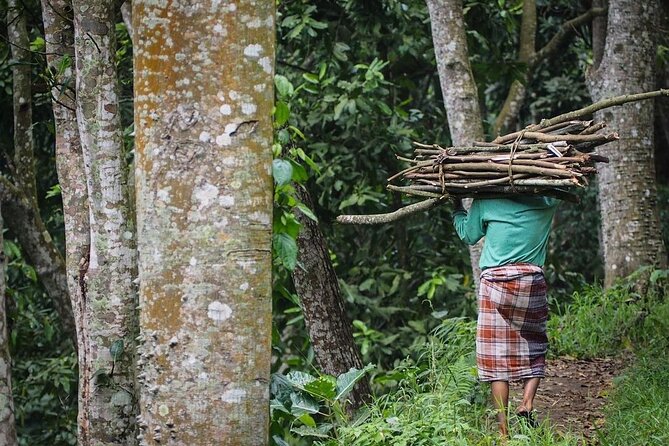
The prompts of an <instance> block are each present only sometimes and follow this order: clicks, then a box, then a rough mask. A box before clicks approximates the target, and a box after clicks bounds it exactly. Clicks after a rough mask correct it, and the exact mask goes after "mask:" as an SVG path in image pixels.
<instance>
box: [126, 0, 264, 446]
mask: <svg viewBox="0 0 669 446" xmlns="http://www.w3.org/2000/svg"><path fill="white" fill-rule="evenodd" d="M274 17H275V8H274V2H273V1H272V0H264V1H252V0H241V1H238V2H235V3H220V2H218V1H216V0H208V1H202V2H199V3H194V4H188V3H166V4H161V3H159V2H153V1H148V0H138V1H134V2H133V22H134V26H133V27H134V32H135V43H136V45H135V50H134V55H135V83H134V85H135V98H136V100H135V131H136V137H135V147H136V176H135V178H136V184H137V211H138V212H137V217H138V218H137V221H138V233H139V237H138V240H139V254H140V262H139V265H140V268H139V278H140V280H139V283H140V329H141V335H140V339H141V347H140V353H141V354H140V360H139V365H140V370H141V373H140V375H139V378H140V379H139V382H140V412H141V415H140V429H141V444H143V445H159V444H175V445H176V444H178V445H189V446H197V445H210V444H217V445H240V446H253V445H266V444H267V442H268V426H269V392H268V381H269V373H270V347H271V345H270V344H271V325H272V322H271V270H272V264H271V232H272V198H273V194H272V179H271V176H270V168H271V163H272V151H271V144H272V134H273V129H272V121H271V111H272V106H273V102H274V92H273V75H274V52H275V51H274V45H275V30H274Z"/></svg>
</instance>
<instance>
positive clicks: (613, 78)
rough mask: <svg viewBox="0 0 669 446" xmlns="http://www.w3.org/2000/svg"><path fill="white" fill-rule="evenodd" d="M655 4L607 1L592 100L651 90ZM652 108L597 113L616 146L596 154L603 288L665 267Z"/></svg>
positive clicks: (591, 80)
mask: <svg viewBox="0 0 669 446" xmlns="http://www.w3.org/2000/svg"><path fill="white" fill-rule="evenodd" d="M659 12H660V9H659V2H658V1H657V0H654V1H648V2H637V1H633V0H611V1H610V2H609V14H608V25H607V32H606V42H605V46H604V54H603V57H602V61H601V64H600V65H599V66H598V67H595V70H593V71H592V72H591V74H590V77H589V89H590V93H591V95H592V98H593V100H595V101H597V100H600V99H603V98H606V97H611V96H616V95H620V94H624V93H638V92H643V91H650V90H652V89H653V88H654V87H655V76H656V74H655V52H656V46H657V34H656V32H657V29H658V23H657V20H656V19H657V17H658V16H659ZM653 104H654V102H653V101H643V102H635V103H631V104H625V105H623V106H621V107H615V108H610V109H607V110H605V111H603V112H599V113H598V114H599V117H598V119H603V120H604V121H606V122H607V123H608V125H609V127H611V128H613V129H615V130H616V131H617V132H618V133H619V134H620V136H621V138H620V140H619V141H617V142H614V143H611V144H607V145H604V146H602V147H601V148H600V154H601V155H604V156H606V157H608V158H609V160H610V162H609V163H608V164H603V163H602V164H600V165H598V178H599V200H600V204H601V212H602V238H603V245H604V271H605V284H606V285H607V286H608V285H611V284H612V283H613V282H614V280H615V279H616V278H617V277H622V276H625V275H627V274H629V273H631V272H633V271H634V270H636V269H637V268H639V267H640V266H643V265H656V266H659V267H665V266H666V264H667V254H666V248H665V246H664V243H663V241H662V234H661V226H660V222H659V216H658V209H657V188H656V184H655V162H654V137H653V130H652V129H653V110H654V107H653Z"/></svg>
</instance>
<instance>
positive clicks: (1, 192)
mask: <svg viewBox="0 0 669 446" xmlns="http://www.w3.org/2000/svg"><path fill="white" fill-rule="evenodd" d="M0 201H1V203H2V206H3V207H5V208H6V210H7V212H3V215H4V217H5V222H6V224H7V227H9V228H10V229H11V230H12V233H13V234H14V235H16V238H17V239H18V241H19V244H20V245H21V248H22V250H23V253H24V255H25V257H26V259H28V261H29V262H30V263H31V264H32V265H33V267H34V268H35V271H36V272H37V275H38V276H39V279H40V282H41V283H42V285H44V289H45V290H46V292H47V294H48V295H49V297H51V301H52V303H53V306H54V308H55V309H56V312H57V313H58V315H59V316H60V320H61V323H62V324H63V331H64V332H65V333H67V334H68V335H69V336H70V338H72V339H73V340H74V345H75V346H76V345H77V342H76V333H75V328H74V316H73V315H72V306H71V304H70V299H69V292H68V288H67V276H66V273H65V260H64V259H63V257H62V256H61V254H60V252H58V250H57V249H56V246H55V245H54V243H53V240H52V239H51V236H50V235H49V233H48V231H47V229H46V227H45V226H44V223H43V222H42V219H41V218H40V216H39V210H38V209H37V208H36V207H35V204H33V203H31V201H30V199H29V198H28V197H27V196H26V195H25V194H24V193H22V192H21V190H20V189H19V188H17V187H16V186H15V185H14V184H12V183H11V182H10V181H9V180H8V179H7V178H6V177H4V176H0Z"/></svg>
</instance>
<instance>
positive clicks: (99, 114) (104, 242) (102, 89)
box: [72, 0, 137, 445]
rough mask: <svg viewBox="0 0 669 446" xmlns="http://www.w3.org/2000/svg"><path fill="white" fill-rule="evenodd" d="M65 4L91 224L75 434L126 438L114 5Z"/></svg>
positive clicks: (130, 297)
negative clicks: (71, 13) (69, 10)
mask: <svg viewBox="0 0 669 446" xmlns="http://www.w3.org/2000/svg"><path fill="white" fill-rule="evenodd" d="M72 6H73V10H74V47H75V54H76V81H77V82H76V105H77V107H76V109H77V121H78V128H79V135H80V141H81V147H82V154H83V165H84V171H85V177H86V189H87V196H88V218H89V225H90V247H89V251H88V253H87V255H86V253H84V256H82V257H81V259H80V262H79V286H80V288H81V303H80V311H81V319H82V320H81V323H80V335H81V338H80V349H82V348H83V349H84V352H83V362H82V363H80V365H79V367H80V370H81V372H80V377H81V379H82V380H83V382H82V387H81V388H80V391H81V393H82V398H81V403H82V405H81V406H80V416H79V424H80V425H79V442H80V444H83V445H89V444H91V445H133V444H135V443H136V435H137V434H136V422H135V421H136V413H135V410H136V401H135V400H136V395H135V390H134V388H135V387H134V382H135V379H134V361H133V356H134V355H133V349H134V344H135V338H136V320H135V314H136V313H135V310H136V306H137V299H136V289H135V288H136V286H135V282H134V279H135V277H136V247H135V234H134V231H133V226H132V224H131V221H132V220H131V218H130V214H129V213H130V211H131V210H130V209H129V204H128V201H127V194H126V188H127V184H126V183H125V176H124V165H123V163H124V160H123V157H122V144H123V139H122V129H121V123H120V116H119V106H118V94H117V91H118V85H117V84H118V79H117V74H116V64H115V36H114V32H115V23H114V19H115V11H114V10H113V7H114V4H113V2H107V1H103V0H95V1H85V2H84V1H79V0H75V1H73V3H72ZM82 241H83V240H82ZM80 246H81V247H82V248H85V245H83V244H82V245H80ZM80 358H82V354H80Z"/></svg>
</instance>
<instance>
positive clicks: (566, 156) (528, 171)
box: [388, 121, 618, 199]
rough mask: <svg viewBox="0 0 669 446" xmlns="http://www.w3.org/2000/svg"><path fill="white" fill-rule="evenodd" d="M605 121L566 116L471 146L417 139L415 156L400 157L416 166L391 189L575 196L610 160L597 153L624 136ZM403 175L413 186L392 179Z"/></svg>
mask: <svg viewBox="0 0 669 446" xmlns="http://www.w3.org/2000/svg"><path fill="white" fill-rule="evenodd" d="M604 127H605V124H604V123H603V122H598V123H593V121H565V122H561V123H558V124H555V125H552V126H549V127H545V128H538V129H536V130H535V129H533V128H532V126H530V127H528V128H527V129H525V130H521V131H519V132H514V133H510V134H508V135H504V136H499V137H497V138H496V139H495V140H493V141H492V142H475V143H473V144H472V145H471V146H469V147H447V148H444V147H441V146H439V145H436V144H431V145H428V144H421V143H414V145H415V147H416V148H415V151H414V158H404V157H400V156H398V158H399V159H401V160H403V161H406V162H408V163H410V164H411V165H410V167H408V168H407V169H404V170H403V171H401V172H399V173H397V174H395V175H393V176H392V177H390V178H389V179H388V182H389V185H388V189H390V190H394V191H399V192H403V193H406V194H409V195H417V196H423V197H434V198H437V197H441V196H444V195H455V196H470V197H471V196H481V195H484V196H495V195H500V194H502V195H509V194H533V195H549V196H556V197H559V198H563V199H570V197H571V196H572V193H571V191H572V190H573V188H578V187H584V186H586V185H587V184H588V177H589V176H591V175H594V174H595V172H596V169H595V167H594V166H595V163H596V162H607V161H608V159H607V158H605V157H603V156H600V155H597V154H595V153H592V151H593V149H594V148H595V147H597V146H600V145H602V144H606V143H608V142H611V141H614V140H616V139H618V135H617V134H616V133H608V134H602V133H597V132H598V131H600V130H602V129H603V128H604ZM397 179H403V180H407V181H408V182H409V184H408V185H405V186H398V185H394V184H390V183H391V182H392V181H394V180H397Z"/></svg>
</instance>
